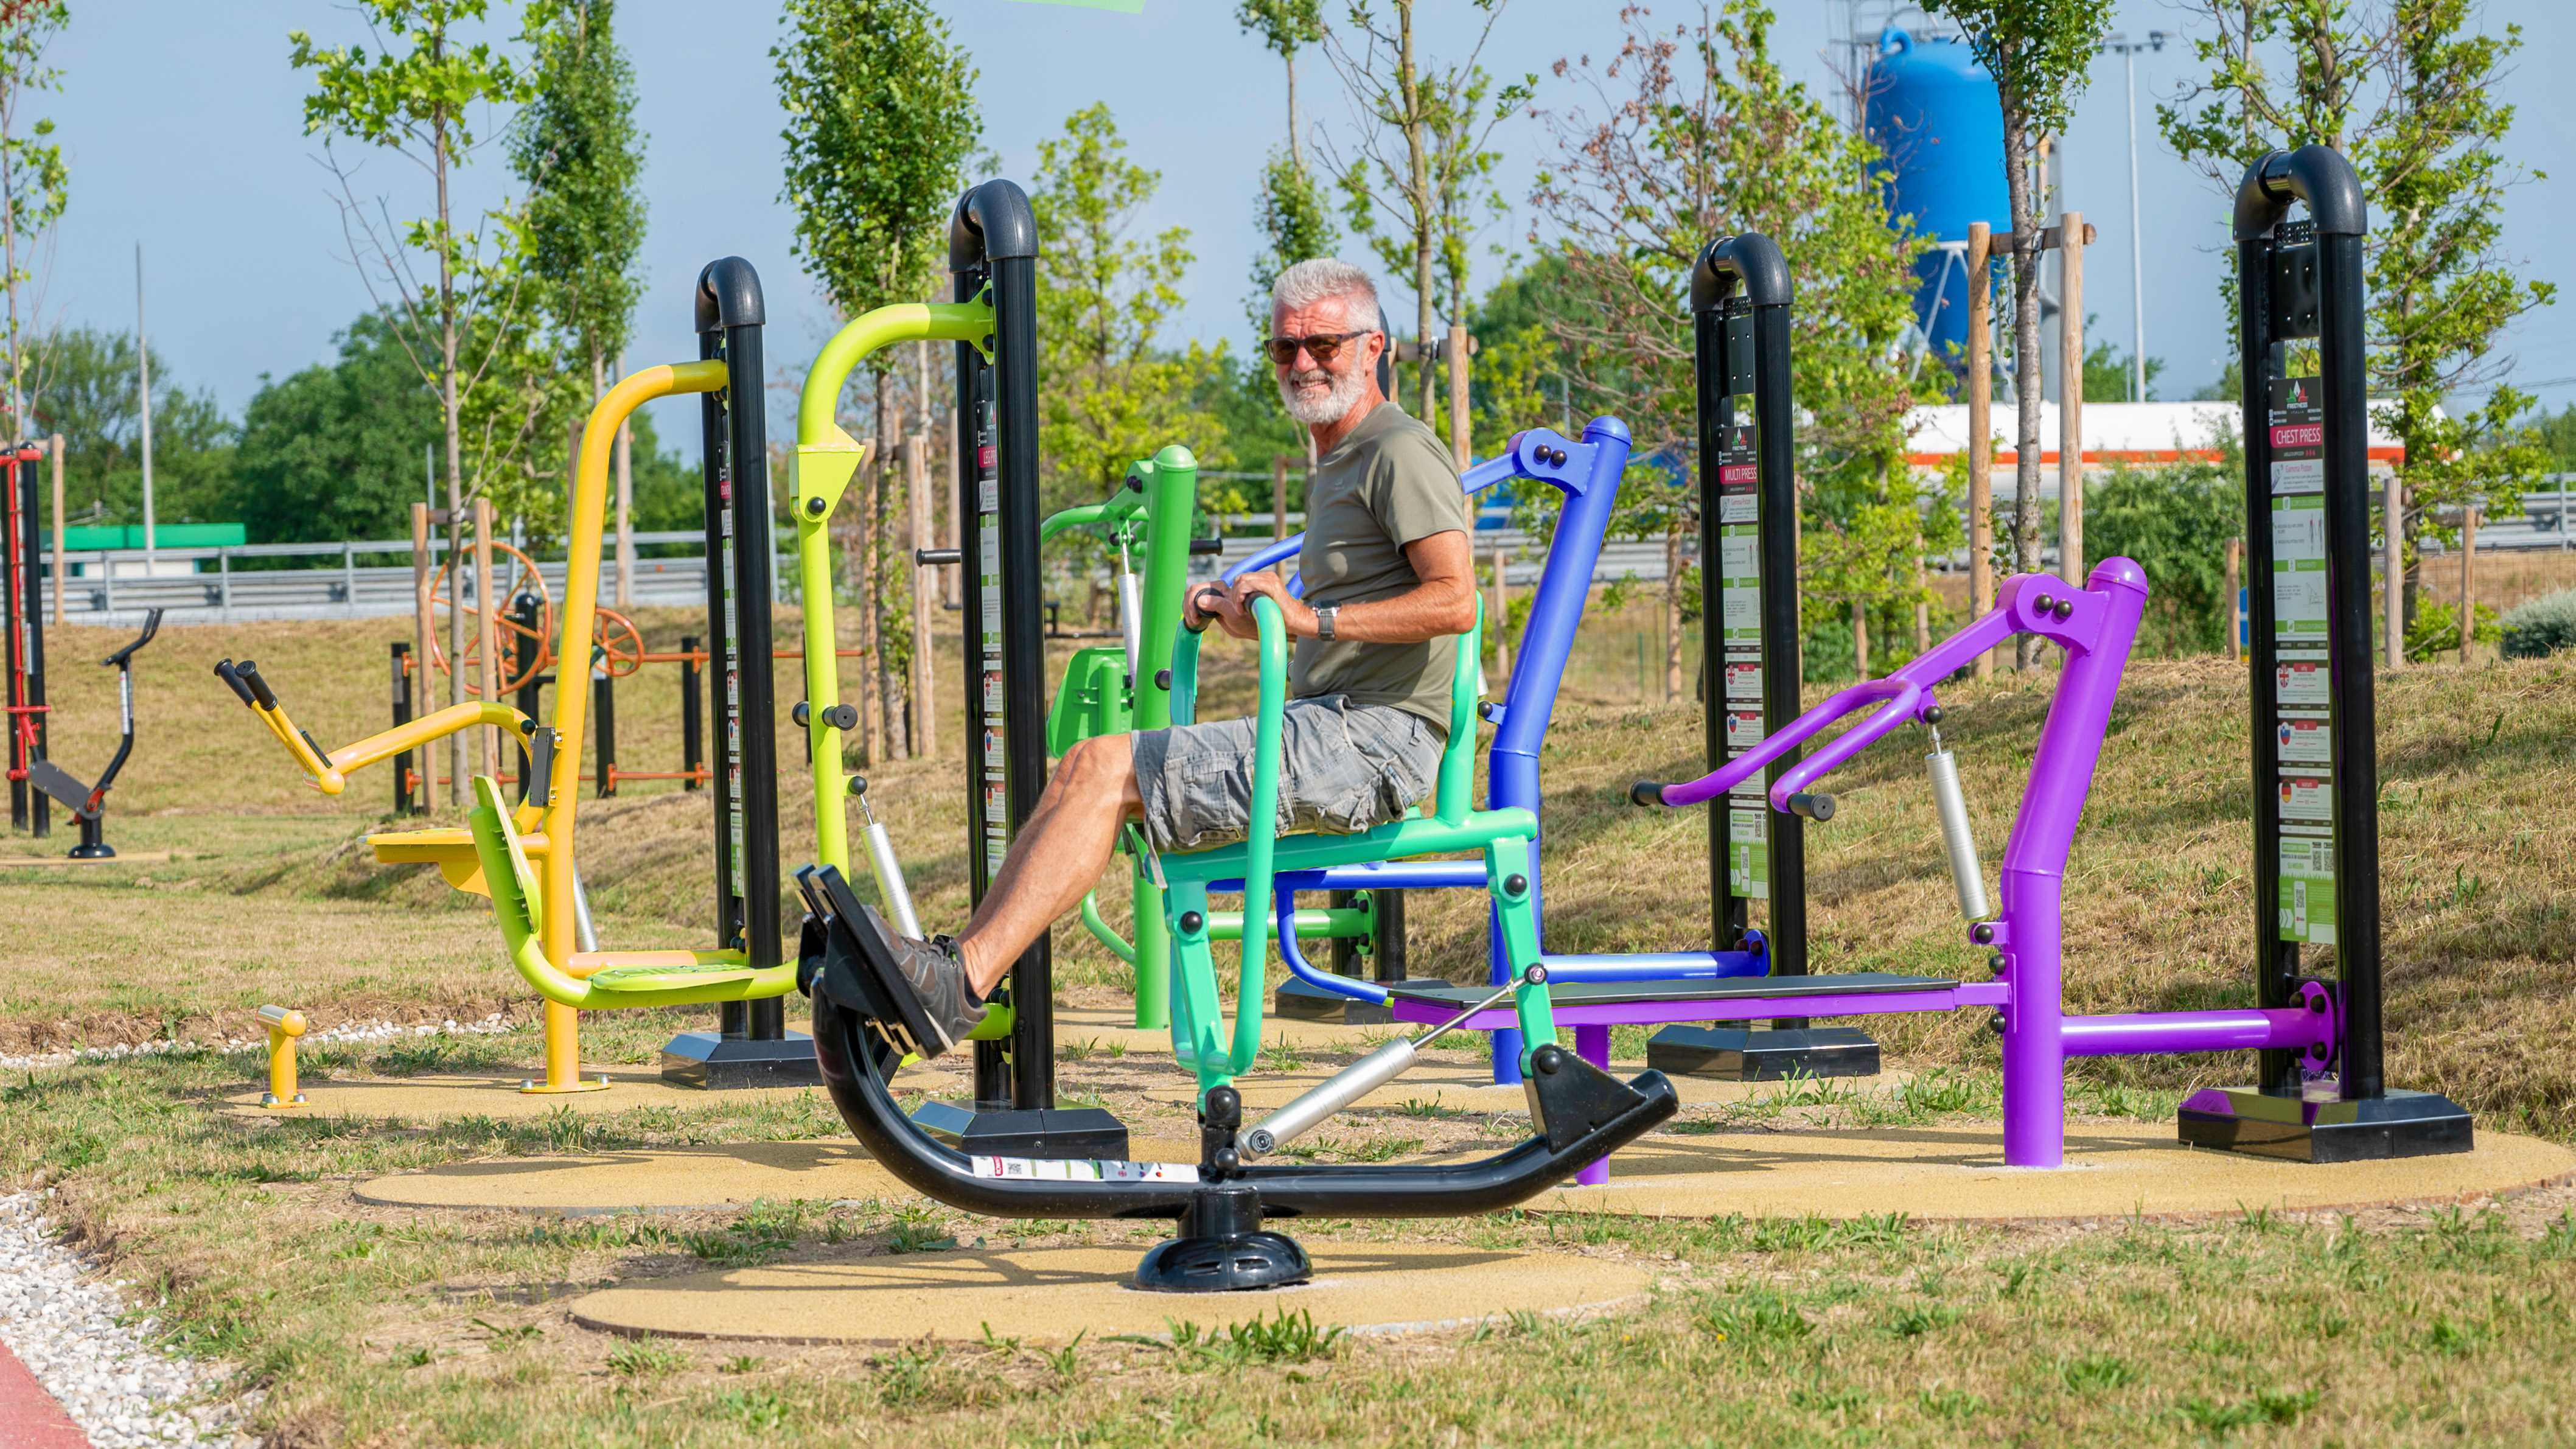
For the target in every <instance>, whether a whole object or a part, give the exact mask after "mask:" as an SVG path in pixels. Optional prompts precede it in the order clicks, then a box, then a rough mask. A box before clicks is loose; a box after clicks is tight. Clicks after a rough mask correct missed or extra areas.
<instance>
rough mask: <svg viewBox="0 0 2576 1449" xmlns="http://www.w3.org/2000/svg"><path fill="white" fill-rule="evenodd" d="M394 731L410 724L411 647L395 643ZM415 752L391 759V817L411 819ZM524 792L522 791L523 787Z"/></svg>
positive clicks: (406, 752)
mask: <svg viewBox="0 0 2576 1449" xmlns="http://www.w3.org/2000/svg"><path fill="white" fill-rule="evenodd" d="M393 675H394V727H395V728H396V729H400V728H401V727H403V726H404V725H407V724H410V723H411V645H409V644H408V643H405V642H404V641H402V640H400V639H396V640H395V641H394V645H393ZM416 753H417V752H416V751H412V750H404V751H402V752H400V753H398V754H396V755H395V756H394V813H395V814H396V815H410V814H412V813H414V812H413V809H412V773H411V770H412V758H413V756H414V755H415V754H416ZM522 788H523V790H524V787H522Z"/></svg>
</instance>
